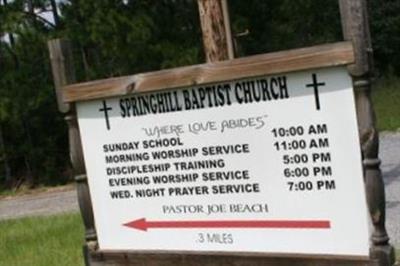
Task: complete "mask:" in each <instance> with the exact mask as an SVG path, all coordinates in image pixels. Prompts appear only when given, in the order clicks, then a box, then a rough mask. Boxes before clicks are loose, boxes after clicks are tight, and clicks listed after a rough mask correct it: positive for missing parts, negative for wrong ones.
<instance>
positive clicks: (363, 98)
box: [339, 0, 394, 266]
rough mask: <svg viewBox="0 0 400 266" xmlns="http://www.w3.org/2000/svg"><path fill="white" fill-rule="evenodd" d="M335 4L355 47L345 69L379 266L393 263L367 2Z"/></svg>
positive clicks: (373, 244) (373, 249)
mask: <svg viewBox="0 0 400 266" xmlns="http://www.w3.org/2000/svg"><path fill="white" fill-rule="evenodd" d="M339 4H340V12H341V18H342V28H343V35H344V38H345V40H348V41H352V42H353V44H354V49H355V63H354V64H353V65H350V66H349V68H348V69H349V72H350V74H351V75H352V77H353V83H354V88H355V96H356V108H357V118H358V128H359V132H360V142H361V150H362V155H363V166H364V179H365V184H366V192H367V201H368V207H369V211H370V215H371V219H372V223H373V226H374V231H373V233H372V236H371V240H372V247H371V256H372V257H373V258H378V259H379V265H382V266H383V265H393V263H394V251H393V248H392V247H391V246H390V245H389V237H388V234H387V232H386V228H385V208H386V207H385V191H384V184H383V178H382V173H381V170H380V160H379V157H378V152H379V133H378V131H377V130H376V122H375V112H374V108H373V105H372V101H371V75H372V69H373V62H372V45H371V37H370V33H369V26H368V16H367V3H366V1H365V0H352V1H348V0H340V1H339Z"/></svg>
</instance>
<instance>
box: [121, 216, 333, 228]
mask: <svg viewBox="0 0 400 266" xmlns="http://www.w3.org/2000/svg"><path fill="white" fill-rule="evenodd" d="M123 225H124V226H127V227H131V228H134V229H138V230H142V231H147V229H148V228H155V229H156V228H282V229H291V228H292V229H294V228H296V229H329V228H331V223H330V221H327V220H252V221H246V220H220V221H146V218H142V219H138V220H134V221H131V222H128V223H125V224H123Z"/></svg>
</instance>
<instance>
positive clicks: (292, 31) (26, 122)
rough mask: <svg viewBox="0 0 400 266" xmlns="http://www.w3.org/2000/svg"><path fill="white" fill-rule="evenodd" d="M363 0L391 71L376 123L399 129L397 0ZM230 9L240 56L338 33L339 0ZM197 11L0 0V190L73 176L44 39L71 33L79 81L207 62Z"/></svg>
mask: <svg viewBox="0 0 400 266" xmlns="http://www.w3.org/2000/svg"><path fill="white" fill-rule="evenodd" d="M368 3H369V15H370V16H369V17H370V27H371V35H372V41H373V48H374V57H375V58H374V59H375V63H376V69H378V70H379V77H383V76H385V75H387V73H389V72H390V73H393V74H392V75H391V76H390V78H386V79H383V80H382V82H381V83H380V84H379V85H378V87H379V88H383V89H378V90H376V91H377V92H376V93H374V100H375V101H376V106H377V113H378V118H379V119H378V120H379V128H380V129H382V130H396V129H397V128H398V127H399V126H398V125H399V124H398V123H399V122H398V119H397V117H399V116H398V114H399V111H398V110H399V107H398V106H399V105H398V104H396V103H397V102H396V99H397V98H398V95H399V93H398V91H399V89H398V88H399V86H398V85H397V84H398V82H399V78H396V76H400V50H399V47H400V38H399V36H400V27H398V25H400V1H398V0H388V1H378V0H371V1H368ZM229 9H230V17H231V24H232V31H233V36H235V40H234V41H235V49H236V57H242V56H248V55H253V54H260V53H267V52H272V51H277V50H284V49H291V48H297V47H305V46H310V45H315V44H321V43H330V42H337V41H341V40H342V33H341V23H340V15H339V7H338V1H337V0H329V1H315V0H298V1H289V0H270V1H262V0H252V1H240V0H230V1H229ZM304 18H307V19H304ZM199 21H200V20H199V14H198V7H197V4H196V1H187V0H173V1H172V0H160V1H149V0H136V1H123V0H118V1H106V0H63V1H56V0H35V1H33V0H14V1H5V0H4V1H1V0H0V190H7V189H8V190H9V189H11V190H15V189H18V188H19V187H21V186H25V187H27V188H32V187H37V186H42V185H44V186H54V185H59V184H65V183H67V182H69V181H70V180H71V169H70V165H69V163H68V161H69V160H68V136H67V128H66V123H65V121H64V119H63V116H62V115H61V114H60V113H59V112H58V110H57V104H56V100H55V99H56V97H55V93H54V85H53V77H52V73H51V66H50V58H49V53H48V48H47V42H48V40H50V39H54V38H65V39H68V40H70V41H71V43H72V45H73V58H74V67H75V73H76V80H77V82H82V81H87V80H94V79H100V78H109V77H115V76H121V75H128V74H135V73H140V72H146V71H152V70H159V69H166V68H172V67H177V66H183V65H192V64H197V63H202V62H204V61H205V60H204V54H203V48H202V39H201V38H202V37H201V36H202V34H201V29H200V25H199V24H200V23H199ZM392 108H395V109H392Z"/></svg>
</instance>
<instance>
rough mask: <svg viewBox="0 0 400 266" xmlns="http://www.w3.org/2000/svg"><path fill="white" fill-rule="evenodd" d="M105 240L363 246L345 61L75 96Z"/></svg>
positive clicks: (156, 244)
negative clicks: (90, 97)
mask: <svg viewBox="0 0 400 266" xmlns="http://www.w3.org/2000/svg"><path fill="white" fill-rule="evenodd" d="M77 112H78V119H79V127H80V132H81V137H82V145H83V151H84V157H85V163H86V169H87V174H88V181H89V188H90V194H91V198H92V203H93V210H94V215H95V223H96V230H97V235H98V241H99V246H100V249H101V250H169V251H225V252H267V253H281V254H283V253H285V254H293V253H295V254H307V255H316V254H326V255H354V256H368V253H369V243H368V236H369V233H368V218H367V217H368V215H367V208H366V200H365V192H364V184H363V179H362V168H361V157H360V147H359V139H358V131H357V123H356V114H355V106H354V98H353V90H352V85H351V79H350V77H349V75H348V73H347V70H346V68H345V67H333V68H327V69H316V70H313V71H307V72H294V73H288V74H279V75H275V76H266V77H259V78H252V79H247V80H233V81H227V82H221V83H218V84H211V85H199V86H196V87H193V88H181V89H176V90H171V91H158V92H152V93H148V94H134V95H129V96H124V97H120V98H110V99H106V100H96V101H88V102H80V103H78V104H77Z"/></svg>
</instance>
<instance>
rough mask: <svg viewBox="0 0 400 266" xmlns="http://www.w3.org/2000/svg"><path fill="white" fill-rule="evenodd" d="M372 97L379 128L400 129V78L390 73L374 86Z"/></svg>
mask: <svg viewBox="0 0 400 266" xmlns="http://www.w3.org/2000/svg"><path fill="white" fill-rule="evenodd" d="M372 99H373V103H374V107H375V111H376V115H377V118H378V119H377V122H378V129H379V130H391V131H398V130H400V78H399V77H396V76H394V75H393V74H389V75H387V76H385V77H382V78H380V79H379V80H378V81H377V82H376V84H374V86H373V90H372Z"/></svg>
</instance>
